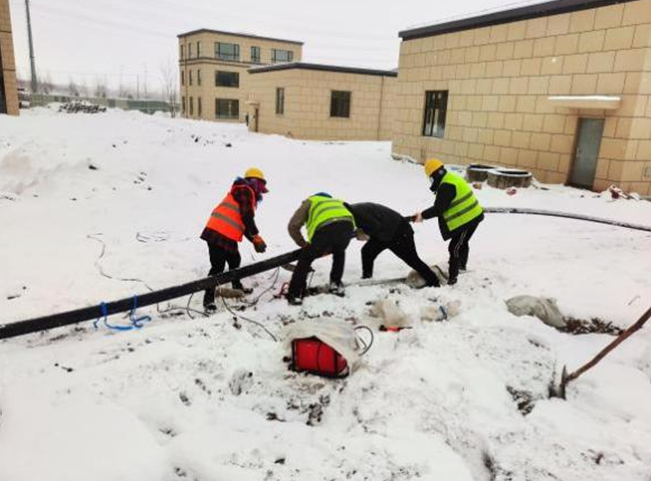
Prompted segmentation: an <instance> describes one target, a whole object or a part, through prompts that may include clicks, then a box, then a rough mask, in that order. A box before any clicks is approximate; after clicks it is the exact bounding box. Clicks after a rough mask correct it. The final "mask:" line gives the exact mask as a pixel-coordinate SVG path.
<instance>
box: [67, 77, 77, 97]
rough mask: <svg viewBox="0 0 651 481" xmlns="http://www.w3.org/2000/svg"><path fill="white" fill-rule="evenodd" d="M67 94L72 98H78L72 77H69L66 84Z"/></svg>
mask: <svg viewBox="0 0 651 481" xmlns="http://www.w3.org/2000/svg"><path fill="white" fill-rule="evenodd" d="M68 94H69V95H71V96H72V97H79V87H78V86H77V84H76V83H75V81H74V80H73V79H72V77H70V81H69V82H68Z"/></svg>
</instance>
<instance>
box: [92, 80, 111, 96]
mask: <svg viewBox="0 0 651 481" xmlns="http://www.w3.org/2000/svg"><path fill="white" fill-rule="evenodd" d="M106 84H107V81H106V77H97V78H96V79H95V97H97V98H100V99H105V98H106V96H107V93H108V88H107V86H106Z"/></svg>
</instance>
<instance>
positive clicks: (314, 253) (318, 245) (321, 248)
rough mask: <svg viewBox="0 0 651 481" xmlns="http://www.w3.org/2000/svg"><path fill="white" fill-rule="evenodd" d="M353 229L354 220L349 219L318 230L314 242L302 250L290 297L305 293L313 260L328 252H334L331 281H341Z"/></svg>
mask: <svg viewBox="0 0 651 481" xmlns="http://www.w3.org/2000/svg"><path fill="white" fill-rule="evenodd" d="M353 230H354V229H353V224H352V222H348V221H337V222H333V223H332V224H328V225H325V226H323V227H321V228H320V229H319V230H317V231H316V233H315V234H314V237H313V238H312V242H311V243H310V244H309V245H308V246H307V247H305V248H304V249H303V250H302V251H301V254H300V257H299V258H298V263H297V265H296V269H295V270H294V274H293V275H292V280H291V281H290V283H289V289H288V291H287V295H288V296H290V297H302V296H303V295H304V291H305V283H306V281H307V275H308V273H309V272H310V266H311V265H312V262H314V261H315V260H316V259H317V258H319V257H321V256H323V255H327V254H332V268H331V269H330V282H334V283H339V282H341V278H342V277H343V275H344V266H345V264H346V248H347V247H348V244H350V239H351V238H352V236H353Z"/></svg>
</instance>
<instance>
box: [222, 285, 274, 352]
mask: <svg viewBox="0 0 651 481" xmlns="http://www.w3.org/2000/svg"><path fill="white" fill-rule="evenodd" d="M219 297H220V298H221V300H222V302H223V303H224V307H225V308H226V310H227V311H228V312H230V313H231V315H232V316H233V317H234V318H236V319H239V320H241V321H246V322H250V323H251V324H255V325H256V326H258V327H260V328H261V329H262V330H263V331H265V332H266V333H267V334H269V337H271V339H273V341H274V342H278V339H277V338H276V336H274V335H273V334H272V332H271V331H270V330H269V329H267V328H266V327H264V325H262V323H260V322H258V321H254V320H253V319H249V318H248V317H245V316H242V315H241V314H238V313H237V312H235V311H234V310H233V309H231V307H230V306H229V305H228V303H227V302H226V298H225V297H224V296H223V295H222V294H219Z"/></svg>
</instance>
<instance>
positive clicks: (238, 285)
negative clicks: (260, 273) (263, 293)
mask: <svg viewBox="0 0 651 481" xmlns="http://www.w3.org/2000/svg"><path fill="white" fill-rule="evenodd" d="M231 285H232V286H233V289H237V290H238V291H242V292H243V293H244V294H251V293H252V292H253V289H251V288H250V287H244V286H243V285H242V283H241V282H240V281H233V282H232V283H231Z"/></svg>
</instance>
